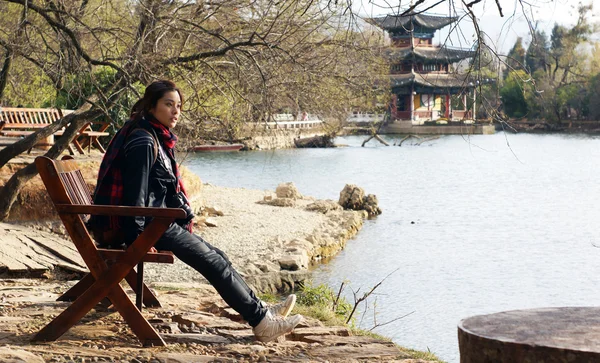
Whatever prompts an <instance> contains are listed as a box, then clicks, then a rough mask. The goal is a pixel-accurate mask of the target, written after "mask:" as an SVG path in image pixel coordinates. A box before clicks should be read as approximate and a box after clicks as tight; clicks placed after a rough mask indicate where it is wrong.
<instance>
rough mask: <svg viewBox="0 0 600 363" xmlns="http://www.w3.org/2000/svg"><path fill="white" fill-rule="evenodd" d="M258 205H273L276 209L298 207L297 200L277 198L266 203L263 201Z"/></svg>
mask: <svg viewBox="0 0 600 363" xmlns="http://www.w3.org/2000/svg"><path fill="white" fill-rule="evenodd" d="M258 203H259V204H267V205H272V206H274V207H294V206H295V205H296V200H295V199H293V198H275V199H272V200H266V201H263V200H261V201H259V202H258Z"/></svg>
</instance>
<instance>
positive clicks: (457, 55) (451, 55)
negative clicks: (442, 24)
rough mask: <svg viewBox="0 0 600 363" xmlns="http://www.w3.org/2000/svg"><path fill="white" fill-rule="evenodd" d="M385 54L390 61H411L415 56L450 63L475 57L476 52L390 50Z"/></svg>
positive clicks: (444, 48)
mask: <svg viewBox="0 0 600 363" xmlns="http://www.w3.org/2000/svg"><path fill="white" fill-rule="evenodd" d="M384 54H385V55H386V57H387V58H388V59H389V60H390V61H398V60H402V59H407V58H408V59H410V57H411V56H414V57H415V58H418V59H431V60H444V61H447V62H449V63H453V62H458V61H459V60H461V59H465V58H471V57H474V56H475V52H474V51H471V50H466V49H454V48H446V47H416V48H414V49H413V48H411V47H406V48H388V49H386V50H385V51H384Z"/></svg>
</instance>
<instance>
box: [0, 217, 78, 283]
mask: <svg viewBox="0 0 600 363" xmlns="http://www.w3.org/2000/svg"><path fill="white" fill-rule="evenodd" d="M56 267H59V268H61V269H62V270H66V271H71V272H79V273H80V272H85V271H87V267H86V266H85V263H84V262H83V259H82V258H81V256H79V253H78V252H77V250H76V249H75V246H74V245H73V243H72V242H71V241H68V240H65V239H62V238H60V237H59V236H58V235H56V234H52V233H48V232H42V231H39V230H36V229H34V228H28V227H25V226H22V225H17V224H8V223H0V272H9V273H30V274H34V275H41V274H42V273H44V272H46V271H52V270H54V269H55V268H56Z"/></svg>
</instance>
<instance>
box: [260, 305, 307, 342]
mask: <svg viewBox="0 0 600 363" xmlns="http://www.w3.org/2000/svg"><path fill="white" fill-rule="evenodd" d="M301 321H302V315H294V316H290V317H288V318H283V317H281V316H273V315H272V314H271V312H270V311H267V314H266V315H265V317H264V318H263V319H262V320H261V321H260V323H259V324H258V325H257V326H255V327H254V328H253V329H252V332H253V333H254V336H255V337H256V339H257V340H259V341H261V342H263V343H266V342H270V341H272V340H275V339H277V338H278V337H280V336H282V335H284V334H287V333H291V332H292V330H294V328H295V327H296V325H298V324H300V322H301Z"/></svg>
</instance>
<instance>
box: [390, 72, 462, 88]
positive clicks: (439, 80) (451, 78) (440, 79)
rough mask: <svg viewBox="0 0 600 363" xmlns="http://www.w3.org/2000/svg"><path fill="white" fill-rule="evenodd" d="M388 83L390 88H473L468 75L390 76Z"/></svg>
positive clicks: (427, 74) (412, 74)
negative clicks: (411, 85)
mask: <svg viewBox="0 0 600 363" xmlns="http://www.w3.org/2000/svg"><path fill="white" fill-rule="evenodd" d="M390 81H391V82H390V83H391V86H392V87H402V86H409V85H410V84H412V83H414V84H416V85H420V86H425V87H439V88H450V87H452V88H456V87H467V88H469V87H473V83H471V79H470V77H469V75H468V74H444V73H426V74H419V73H417V74H414V73H407V74H392V75H390Z"/></svg>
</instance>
